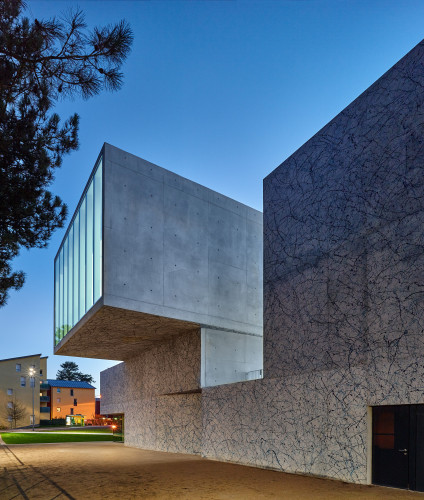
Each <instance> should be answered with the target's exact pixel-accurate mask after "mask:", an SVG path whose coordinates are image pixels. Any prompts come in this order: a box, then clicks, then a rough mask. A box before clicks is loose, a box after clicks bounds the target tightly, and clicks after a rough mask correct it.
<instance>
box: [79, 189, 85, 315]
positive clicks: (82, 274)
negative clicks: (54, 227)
mask: <svg viewBox="0 0 424 500" xmlns="http://www.w3.org/2000/svg"><path fill="white" fill-rule="evenodd" d="M79 258H80V279H79V287H80V288H79V289H80V296H79V317H80V318H82V317H83V316H84V314H85V198H84V201H83V202H82V203H81V208H80V253H79Z"/></svg>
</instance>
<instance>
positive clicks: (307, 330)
mask: <svg viewBox="0 0 424 500" xmlns="http://www.w3.org/2000/svg"><path fill="white" fill-rule="evenodd" d="M423 58H424V45H423V44H420V45H418V46H417V47H416V48H415V49H413V51H412V52H410V53H409V54H408V55H407V56H406V57H405V58H404V59H402V60H401V61H400V62H399V63H397V64H396V65H395V66H394V67H393V68H392V69H391V70H389V71H388V72H387V73H386V74H385V75H384V76H383V77H382V78H381V79H379V80H378V81H377V82H376V83H375V84H374V85H372V86H371V87H370V88H369V89H368V90H367V91H366V92H364V93H363V94H362V95H361V96H360V97H359V98H358V99H356V100H355V101H354V102H353V103H352V104H351V105H350V106H348V107H347V108H346V109H345V110H344V111H342V113H340V114H339V115H338V116H337V117H336V118H335V119H333V120H332V121H331V122H330V123H329V124H328V125H327V126H325V127H324V128H323V129H322V130H321V131H320V132H318V134H316V135H315V136H314V137H313V138H312V139H310V140H309V141H308V142H307V143H306V144H305V145H304V146H302V147H301V148H300V149H299V150H298V151H297V152H296V153H294V154H293V155H292V156H291V157H290V158H289V159H288V160H286V161H285V162H284V163H283V164H282V165H280V166H279V167H278V168H277V169H276V170H275V171H274V172H272V173H271V174H270V175H269V176H268V177H267V178H266V179H265V182H264V226H265V228H264V234H265V241H264V254H265V257H264V262H265V264H264V274H265V278H264V280H265V285H264V291H265V296H264V300H265V313H264V318H265V330H264V332H265V333H264V360H265V361H264V373H265V376H267V377H284V376H287V375H291V374H293V373H303V372H305V371H315V370H323V369H335V368H338V367H343V368H347V367H350V366H356V365H360V364H363V363H366V364H367V365H368V366H369V367H370V369H371V370H374V366H375V364H376V363H380V362H381V361H384V360H391V361H392V362H393V363H395V365H396V364H397V362H398V360H399V359H400V358H403V357H405V356H407V357H408V356H411V354H413V355H414V356H415V354H416V353H417V350H418V353H423V352H424V351H423V344H422V331H423V321H422V318H421V314H420V309H421V303H422V300H423V297H424V295H423V292H424V280H423V277H424V275H423V269H424V251H423V250H424V236H423V231H422V227H423V222H424V210H423V209H424V140H423V138H424V125H423V124H424V108H423V104H424V92H423V84H424V68H423Z"/></svg>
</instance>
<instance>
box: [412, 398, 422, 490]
mask: <svg viewBox="0 0 424 500" xmlns="http://www.w3.org/2000/svg"><path fill="white" fill-rule="evenodd" d="M414 444H415V450H416V453H415V457H416V459H415V463H414V469H415V487H414V489H415V490H417V491H424V405H416V439H415V443H414Z"/></svg>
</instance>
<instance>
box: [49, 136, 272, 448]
mask: <svg viewBox="0 0 424 500" xmlns="http://www.w3.org/2000/svg"><path fill="white" fill-rule="evenodd" d="M262 308H263V305H262V214H261V213H260V212H257V211H256V210H253V209H251V208H249V207H246V206H245V205H242V204H241V203H238V202H236V201H234V200H231V199H229V198H227V197H225V196H223V195H220V194H218V193H216V192H214V191H211V190H210V189H207V188H205V187H203V186H200V185H198V184H196V183H194V182H191V181H189V180H187V179H184V178H182V177H180V176H178V175H176V174H173V173H171V172H169V171H167V170H165V169H163V168H160V167H158V166H156V165H153V164H151V163H148V162H146V161H144V160H142V159H140V158H137V157H136V156H133V155H131V154H129V153H126V152H124V151H122V150H119V149H117V148H115V147H113V146H111V145H109V144H105V145H104V147H103V149H102V152H101V154H100V156H99V159H98V161H97V163H96V165H95V167H94V170H93V173H92V175H91V177H90V179H89V182H88V184H87V187H86V189H85V191H84V193H83V196H82V198H81V201H80V203H79V205H78V208H77V210H76V212H75V214H74V216H73V218H72V221H71V224H70V226H69V228H68V231H67V233H66V235H65V237H64V240H63V242H62V244H61V247H60V249H59V251H58V254H57V257H56V260H55V353H56V354H64V355H76V356H85V357H97V358H103V359H122V360H124V361H125V363H124V364H123V365H119V366H118V367H116V368H115V369H113V370H112V371H111V372H109V373H111V374H112V373H113V376H111V377H110V384H111V385H110V386H109V387H113V388H116V389H118V390H117V391H116V398H118V399H120V400H121V404H120V406H119V407H118V406H114V405H111V404H102V413H106V414H108V413H113V414H116V413H125V419H126V421H125V429H126V441H127V443H129V444H134V445H139V446H148V445H150V443H152V442H154V443H156V444H154V445H153V446H157V447H159V448H160V449H171V448H172V449H175V450H176V451H186V452H190V453H191V452H196V451H199V450H200V439H201V433H200V429H201V425H202V417H201V415H202V412H201V397H200V392H201V388H202V387H206V386H212V385H216V384H220V383H229V382H235V381H239V380H246V379H248V378H252V377H254V376H256V377H258V376H261V370H262ZM108 384H109V382H106V381H104V382H103V386H102V391H103V390H105V391H107V389H106V386H108ZM102 403H103V401H102ZM152 408H154V411H153V412H152V411H151V409H152ZM193 416H194V417H193ZM169 419H172V420H173V421H174V422H175V425H178V426H180V427H184V428H186V430H187V434H186V435H185V436H182V437H181V443H180V444H177V443H176V442H174V441H178V438H174V437H171V436H169V439H168V438H167V437H165V436H163V437H161V435H162V433H163V432H167V431H165V429H166V427H167V425H168V424H167V422H168V420H169ZM152 433H153V434H154V436H155V437H153V434H152ZM170 439H171V441H170ZM162 441H163V442H162Z"/></svg>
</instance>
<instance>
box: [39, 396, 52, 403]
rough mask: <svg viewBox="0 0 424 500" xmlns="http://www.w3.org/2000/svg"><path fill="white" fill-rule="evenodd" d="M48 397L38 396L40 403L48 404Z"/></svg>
mask: <svg viewBox="0 0 424 500" xmlns="http://www.w3.org/2000/svg"><path fill="white" fill-rule="evenodd" d="M49 402H50V396H40V403H49Z"/></svg>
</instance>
